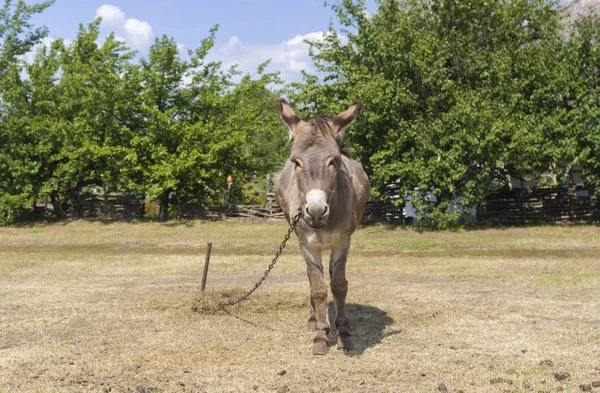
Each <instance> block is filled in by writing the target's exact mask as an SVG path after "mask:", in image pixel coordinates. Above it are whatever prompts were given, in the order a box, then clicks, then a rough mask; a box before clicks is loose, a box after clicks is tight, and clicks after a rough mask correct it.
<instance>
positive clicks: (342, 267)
mask: <svg viewBox="0 0 600 393" xmlns="http://www.w3.org/2000/svg"><path fill="white" fill-rule="evenodd" d="M349 250H350V237H348V238H345V239H342V241H341V242H340V243H339V244H337V245H336V246H335V247H333V248H332V250H331V259H330V260H329V277H330V278H331V293H332V294H333V300H334V304H335V328H336V336H337V346H338V348H339V349H344V350H349V349H351V348H352V341H351V339H350V325H349V321H348V316H347V315H346V293H347V292H348V281H346V261H347V260H348V251H349Z"/></svg>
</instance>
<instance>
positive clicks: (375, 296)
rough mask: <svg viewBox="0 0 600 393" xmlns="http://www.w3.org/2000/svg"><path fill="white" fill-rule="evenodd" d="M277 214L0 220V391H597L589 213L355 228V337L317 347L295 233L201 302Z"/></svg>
mask: <svg viewBox="0 0 600 393" xmlns="http://www.w3.org/2000/svg"><path fill="white" fill-rule="evenodd" d="M285 229H286V228H285V227H284V225H283V224H279V223H277V224H272V223H254V224H250V223H227V222H219V223H202V222H189V223H188V222H184V223H174V224H168V225H161V224H156V223H154V224H153V223H139V224H125V223H114V224H102V223H87V222H71V223H67V224H53V225H36V226H23V227H19V228H0V392H13V391H14V392H101V391H103V390H102V389H104V391H108V389H109V388H110V389H111V391H112V392H127V391H129V390H131V391H137V392H141V391H146V392H151V391H155V392H204V391H206V392H250V391H259V392H272V391H279V392H286V391H290V392H311V391H313V392H438V391H440V389H441V391H444V387H446V388H447V391H449V392H459V391H463V392H529V391H532V392H539V391H544V392H560V391H564V392H576V391H581V389H582V388H581V387H580V385H584V386H583V388H584V389H587V386H585V385H588V384H589V385H590V388H591V389H592V391H596V392H600V386H593V383H594V382H597V381H600V228H597V227H585V226H584V227H542V228H518V229H507V230H483V231H473V232H464V233H422V234H420V233H417V232H414V231H412V230H403V229H395V230H394V229H389V228H386V227H382V226H376V227H368V228H365V229H361V230H360V231H359V232H357V234H356V235H355V237H354V239H353V248H352V251H351V256H350V261H349V268H348V276H349V277H348V280H349V282H350V289H349V295H348V303H349V307H348V309H349V313H350V318H351V323H352V327H353V334H354V337H353V338H354V343H355V349H354V350H353V351H352V352H350V353H349V354H347V355H345V354H344V353H342V352H339V351H337V350H335V349H334V348H332V350H331V352H330V354H329V355H327V356H324V357H315V356H313V355H311V340H312V333H307V332H305V323H306V319H307V317H308V282H307V279H306V277H305V267H304V262H303V261H302V259H301V257H300V255H299V251H298V247H297V243H296V242H295V241H292V242H290V245H289V246H288V249H287V250H286V252H284V255H283V256H282V258H281V259H280V262H279V263H278V265H277V266H276V268H275V270H274V271H273V272H272V273H271V276H270V277H269V279H268V280H267V281H266V283H265V285H264V286H263V287H262V288H260V289H259V290H258V291H257V292H256V293H255V294H254V295H253V296H252V297H251V298H250V299H249V300H248V301H247V302H245V303H243V304H241V305H239V306H235V307H233V308H230V309H228V310H227V311H226V312H223V311H221V310H219V309H215V308H214V303H213V300H216V299H223V298H229V297H235V296H236V294H238V293H239V292H240V291H241V290H242V289H246V288H249V287H250V286H252V285H253V283H254V281H255V280H256V278H258V277H259V276H260V275H261V273H262V272H263V271H264V269H265V267H266V265H267V264H268V262H269V261H270V259H271V257H272V254H273V252H274V251H275V249H276V248H277V246H278V245H279V242H280V239H281V238H282V236H283V234H284V232H285ZM206 241H212V242H213V243H214V246H213V258H212V259H211V270H210V275H209V282H208V288H209V292H207V293H206V294H199V292H198V287H199V283H200V274H201V270H202V263H203V261H204V250H205V248H204V247H205V242H206ZM194 310H195V311H194ZM331 341H332V342H334V341H335V340H334V337H333V335H332V336H331ZM557 372H567V373H569V374H570V377H569V378H567V379H565V380H562V381H559V380H557V379H556V378H555V376H554V374H555V373H557ZM441 384H443V385H444V386H441ZM596 385H600V384H596Z"/></svg>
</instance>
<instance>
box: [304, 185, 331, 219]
mask: <svg viewBox="0 0 600 393" xmlns="http://www.w3.org/2000/svg"><path fill="white" fill-rule="evenodd" d="M329 212H330V211H329V205H328V204H327V198H326V195H325V192H324V191H323V190H310V191H309V192H308V194H306V205H305V207H304V221H306V223H307V224H308V225H309V226H311V227H313V228H320V227H322V226H324V225H325V224H326V223H327V219H328V218H329Z"/></svg>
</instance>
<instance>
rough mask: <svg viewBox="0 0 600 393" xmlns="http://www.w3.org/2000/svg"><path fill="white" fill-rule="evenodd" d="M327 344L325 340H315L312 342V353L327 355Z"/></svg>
mask: <svg viewBox="0 0 600 393" xmlns="http://www.w3.org/2000/svg"><path fill="white" fill-rule="evenodd" d="M327 352H329V344H328V343H327V341H320V340H319V341H315V342H314V343H313V355H327Z"/></svg>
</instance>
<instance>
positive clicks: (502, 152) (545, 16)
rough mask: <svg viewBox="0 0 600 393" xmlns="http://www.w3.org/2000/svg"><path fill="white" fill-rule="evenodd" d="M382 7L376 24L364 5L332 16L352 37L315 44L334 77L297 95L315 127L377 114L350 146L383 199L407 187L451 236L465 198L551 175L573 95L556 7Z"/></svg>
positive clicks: (541, 0)
mask: <svg viewBox="0 0 600 393" xmlns="http://www.w3.org/2000/svg"><path fill="white" fill-rule="evenodd" d="M378 3H379V9H378V11H377V13H375V14H374V15H373V16H371V17H368V16H367V14H366V12H365V7H364V2H363V1H352V0H344V1H342V2H341V3H340V4H336V5H334V6H332V8H333V10H334V11H335V12H336V14H337V16H338V20H339V22H340V25H341V26H342V27H341V28H340V29H339V31H337V30H336V29H335V28H334V27H333V26H332V27H330V31H329V32H328V33H327V34H326V35H325V37H324V39H323V40H322V41H317V42H313V43H311V55H312V57H313V60H314V62H315V65H316V66H317V68H318V70H319V71H320V72H321V73H322V74H323V75H324V76H323V77H322V79H319V78H317V77H316V76H309V75H306V76H305V79H304V82H303V83H302V84H295V85H293V86H292V87H293V91H292V93H291V98H292V99H294V100H295V101H296V102H297V104H300V106H301V107H302V106H303V107H304V110H305V111H306V112H309V113H310V114H311V115H314V114H315V112H337V111H339V110H340V109H341V108H342V107H343V106H344V105H347V104H348V103H349V102H351V101H352V100H354V99H361V100H362V101H363V102H364V103H365V110H364V111H363V113H362V114H361V116H360V117H359V118H358V119H357V122H356V125H355V126H353V127H352V128H351V129H350V130H349V131H348V138H349V139H350V140H351V141H352V142H353V143H354V144H355V146H356V150H357V153H358V155H359V156H360V158H361V161H362V162H363V164H364V165H365V168H366V170H367V172H368V173H369V175H370V178H371V180H372V182H373V183H374V186H375V187H373V189H374V190H380V191H381V190H383V186H384V185H385V184H386V183H388V182H392V181H396V180H400V195H411V196H412V197H413V199H412V202H413V204H415V205H416V207H417V208H418V209H419V210H421V211H422V212H424V213H425V216H426V217H427V219H428V221H429V223H431V224H432V225H433V226H436V227H444V226H445V225H447V224H449V223H451V222H454V221H455V219H456V218H457V213H456V212H455V213H454V214H450V215H449V214H448V213H449V212H450V207H451V203H452V200H453V198H456V197H461V198H463V200H462V203H463V205H466V206H474V205H476V204H477V203H479V202H480V201H481V200H482V199H483V198H484V197H485V195H487V193H489V192H490V190H492V189H494V188H495V187H498V185H499V183H500V184H501V183H503V182H504V181H505V179H506V175H507V174H509V173H512V174H515V175H517V176H519V175H520V174H522V173H523V171H525V170H531V168H535V167H540V168H548V167H549V165H550V163H551V161H552V156H553V147H552V146H553V145H554V142H555V139H548V138H547V136H548V135H550V134H552V132H553V130H555V128H556V127H557V125H559V124H560V123H559V120H558V119H559V118H560V116H561V112H560V103H561V102H562V101H561V97H562V96H561V95H562V94H563V93H564V92H565V91H566V87H565V86H566V85H565V83H564V81H565V80H566V78H565V76H564V71H563V70H562V68H561V63H560V57H559V56H557V53H560V48H561V45H560V34H559V32H560V29H559V16H558V13H557V11H556V6H555V3H554V2H551V1H545V0H537V1H529V0H513V1H504V0H491V1H490V0H469V1H460V2H459V1H454V0H443V1H439V2H425V1H418V0H410V1H407V2H405V3H403V4H400V3H399V2H398V1H396V0H381V1H379V2H378ZM557 51H558V52H557ZM429 193H432V194H433V195H435V196H436V199H437V203H436V204H431V203H429V202H427V195H428V194H429ZM401 202H403V201H402V200H401Z"/></svg>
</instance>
